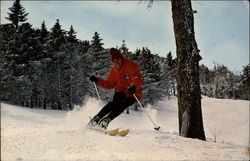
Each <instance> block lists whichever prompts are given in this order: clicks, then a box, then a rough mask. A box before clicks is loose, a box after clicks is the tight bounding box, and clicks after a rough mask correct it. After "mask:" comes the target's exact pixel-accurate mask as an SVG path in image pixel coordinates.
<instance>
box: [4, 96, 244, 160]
mask: <svg viewBox="0 0 250 161" xmlns="http://www.w3.org/2000/svg"><path fill="white" fill-rule="evenodd" d="M103 105H104V102H98V100H96V99H95V98H88V99H87V100H86V102H85V105H84V106H83V107H76V108H75V109H74V111H56V110H42V109H30V108H26V107H20V106H14V105H10V104H6V103H1V160H2V161H12V160H13V161H33V160H37V161H40V160H46V161H82V160H83V161H92V160H105V161H111V160H119V161H123V160H128V161H147V160H150V161H151V160H157V161H161V160H249V155H248V152H247V146H249V133H248V132H249V102H248V101H242V100H227V99H224V100H222V99H213V98H208V97H203V99H202V110H203V119H204V127H205V132H206V137H207V141H206V142H204V141H200V140H197V139H190V138H184V137H180V136H178V118H177V116H178V115H177V99H176V98H175V97H172V98H171V99H167V98H166V99H165V100H163V101H161V102H159V103H158V104H157V105H156V106H154V108H151V107H152V106H151V105H148V106H147V109H146V110H147V112H148V113H149V115H150V116H151V117H152V119H153V120H154V121H155V122H156V124H157V125H160V126H161V129H160V131H155V130H154V129H153V125H152V123H151V122H150V121H149V119H148V118H147V116H146V115H145V114H144V113H143V112H142V111H130V112H131V114H129V115H127V114H126V113H125V112H124V113H123V114H122V115H121V116H119V117H118V118H116V119H115V120H113V121H112V122H111V124H110V125H109V129H113V128H117V127H119V128H120V129H126V128H129V129H130V133H129V134H128V135H127V136H126V137H120V136H109V135H104V134H101V133H99V132H97V131H91V130H88V129H87V128H85V125H86V124H87V122H88V121H89V116H93V115H94V114H96V112H98V111H99V110H100V109H101V107H102V106H103ZM155 108H157V110H156V109H155ZM214 128H215V129H216V130H215V131H216V136H217V138H216V141H217V142H214V134H212V131H213V130H212V129H214Z"/></svg>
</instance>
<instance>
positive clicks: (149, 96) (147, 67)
mask: <svg viewBox="0 0 250 161" xmlns="http://www.w3.org/2000/svg"><path fill="white" fill-rule="evenodd" d="M139 66H140V69H141V72H142V75H143V78H144V85H143V87H142V88H143V100H142V103H143V104H146V103H149V104H154V103H155V102H157V101H158V100H160V99H161V98H162V97H163V96H164V95H165V94H164V91H162V90H161V89H160V88H159V83H160V73H161V69H160V65H159V62H157V61H156V60H155V56H154V55H153V54H152V53H151V51H150V50H149V49H148V48H144V47H143V48H142V50H141V53H140V57H139Z"/></svg>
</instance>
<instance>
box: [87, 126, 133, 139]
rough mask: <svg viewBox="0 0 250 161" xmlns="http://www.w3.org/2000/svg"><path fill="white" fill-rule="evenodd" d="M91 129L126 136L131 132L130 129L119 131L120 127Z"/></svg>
mask: <svg viewBox="0 0 250 161" xmlns="http://www.w3.org/2000/svg"><path fill="white" fill-rule="evenodd" d="M90 129H92V130H96V131H99V132H101V133H103V134H105V135H110V136H116V135H120V136H122V137H124V136H126V135H127V134H128V133H129V129H126V130H122V131H119V128H117V129H114V130H103V129H97V128H90Z"/></svg>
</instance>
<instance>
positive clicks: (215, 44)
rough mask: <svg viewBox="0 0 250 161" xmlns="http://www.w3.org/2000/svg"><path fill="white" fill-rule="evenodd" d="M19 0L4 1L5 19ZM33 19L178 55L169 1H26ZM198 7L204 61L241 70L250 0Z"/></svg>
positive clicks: (85, 36)
mask: <svg viewBox="0 0 250 161" xmlns="http://www.w3.org/2000/svg"><path fill="white" fill-rule="evenodd" d="M13 2H14V1H1V24H5V23H9V22H8V21H7V20H6V19H5V18H4V17H6V16H7V12H9V10H8V8H9V7H11V6H12V5H13ZM21 4H22V5H23V7H24V8H25V10H26V12H28V13H29V15H28V22H29V23H30V24H32V25H33V27H34V28H40V26H41V24H42V21H43V20H44V21H45V24H46V27H47V29H51V28H52V27H53V25H54V24H55V22H56V19H59V20H60V24H61V25H62V28H63V29H65V30H69V28H70V25H73V28H74V29H75V30H76V32H77V38H78V39H81V40H92V37H93V35H94V32H95V31H97V32H98V33H100V36H101V38H102V39H103V43H104V47H106V48H110V47H116V46H119V47H120V46H121V44H122V40H125V41H126V44H127V46H128V48H129V49H130V51H135V50H136V48H142V47H148V48H149V49H150V50H151V51H152V53H153V54H158V55H160V56H164V57H165V56H166V54H167V53H168V52H169V51H171V52H172V53H173V56H174V57H175V56H176V54H175V51H176V49H175V48H176V47H175V38H174V31H173V20H172V13H171V2H170V1H156V0H155V1H154V3H153V7H152V8H151V9H149V10H147V5H148V2H145V1H144V2H141V3H139V2H138V1H137V2H134V1H120V2H118V1H22V0H21ZM192 7H193V9H194V10H197V11H198V13H197V14H195V15H194V22H195V26H194V27H195V34H196V35H195V36H196V41H197V44H198V48H199V49H200V50H201V52H200V54H201V56H202V57H203V60H202V61H201V64H205V65H206V66H208V67H209V68H212V67H213V63H218V64H221V65H225V66H227V67H228V68H229V69H230V70H232V71H241V70H242V69H243V65H244V66H245V65H247V64H248V63H249V2H248V1H238V2H237V1H234V2H232V1H192Z"/></svg>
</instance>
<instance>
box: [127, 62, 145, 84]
mask: <svg viewBox="0 0 250 161" xmlns="http://www.w3.org/2000/svg"><path fill="white" fill-rule="evenodd" d="M132 69H133V74H132V83H131V85H130V86H135V87H136V88H139V87H141V86H142V84H143V83H144V81H143V77H142V74H141V72H140V69H139V67H138V65H137V64H133V65H132Z"/></svg>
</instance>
